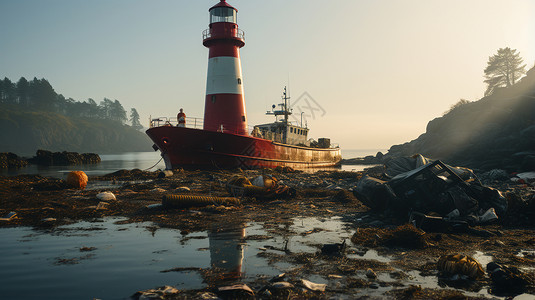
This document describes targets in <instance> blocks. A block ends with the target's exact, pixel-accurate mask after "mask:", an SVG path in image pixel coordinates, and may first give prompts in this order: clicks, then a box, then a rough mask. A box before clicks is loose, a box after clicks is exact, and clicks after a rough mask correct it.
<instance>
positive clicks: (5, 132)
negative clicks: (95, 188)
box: [0, 77, 151, 155]
mask: <svg viewBox="0 0 535 300" xmlns="http://www.w3.org/2000/svg"><path fill="white" fill-rule="evenodd" d="M0 127H1V128H2V130H1V131H0V152H14V153H17V154H22V155H29V154H33V153H35V151H36V150H38V149H44V150H51V151H75V152H96V153H116V152H130V151H150V150H151V147H150V145H151V142H150V140H149V138H148V137H147V136H146V135H145V134H144V133H142V132H140V131H139V130H140V129H142V128H143V126H141V124H140V122H139V114H138V113H137V111H136V109H135V108H132V109H131V110H130V115H129V116H128V117H127V112H126V110H125V109H124V107H123V105H122V104H121V103H120V102H119V101H118V100H110V99H108V98H104V99H103V100H102V101H101V102H100V103H98V104H97V102H96V101H94V100H93V99H88V100H87V101H83V102H82V101H76V100H74V99H72V98H66V97H64V96H63V95H61V94H57V93H56V92H55V91H54V88H53V87H52V85H51V84H50V83H49V82H48V81H47V80H46V79H37V78H34V79H33V80H31V81H28V80H26V79H25V78H24V77H22V78H20V79H19V80H18V81H17V82H16V83H14V82H12V81H11V80H10V79H8V78H4V79H3V80H0Z"/></svg>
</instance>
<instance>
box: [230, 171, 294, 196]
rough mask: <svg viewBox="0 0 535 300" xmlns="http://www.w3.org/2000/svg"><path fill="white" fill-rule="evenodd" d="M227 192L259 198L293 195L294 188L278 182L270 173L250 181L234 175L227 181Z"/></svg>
mask: <svg viewBox="0 0 535 300" xmlns="http://www.w3.org/2000/svg"><path fill="white" fill-rule="evenodd" d="M227 189H228V192H229V193H230V194H231V195H233V196H235V197H241V196H252V197H260V198H273V197H286V196H295V193H296V190H295V189H293V188H290V187H289V186H287V185H284V184H282V183H280V182H279V181H278V180H277V178H275V177H274V176H270V175H260V176H257V177H255V178H254V179H253V181H252V182H251V181H250V180H249V179H247V178H246V177H245V176H243V175H234V176H232V177H231V178H230V179H229V180H228V181H227Z"/></svg>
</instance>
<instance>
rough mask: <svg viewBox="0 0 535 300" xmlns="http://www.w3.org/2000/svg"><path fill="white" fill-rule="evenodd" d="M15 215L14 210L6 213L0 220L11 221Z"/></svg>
mask: <svg viewBox="0 0 535 300" xmlns="http://www.w3.org/2000/svg"><path fill="white" fill-rule="evenodd" d="M16 215H17V213H16V212H14V211H12V212H10V213H8V214H7V215H5V216H3V217H2V218H0V221H11V220H12V219H13V218H14V217H15V216H16Z"/></svg>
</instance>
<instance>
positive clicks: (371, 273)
mask: <svg viewBox="0 0 535 300" xmlns="http://www.w3.org/2000/svg"><path fill="white" fill-rule="evenodd" d="M366 277H368V278H370V279H375V278H377V273H375V272H374V271H373V270H372V269H370V268H368V269H367V270H366Z"/></svg>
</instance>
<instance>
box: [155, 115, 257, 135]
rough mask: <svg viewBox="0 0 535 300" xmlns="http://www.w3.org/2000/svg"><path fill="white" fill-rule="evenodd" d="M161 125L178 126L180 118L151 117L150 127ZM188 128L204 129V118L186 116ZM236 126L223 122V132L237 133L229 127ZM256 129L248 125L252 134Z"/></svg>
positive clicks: (248, 129)
mask: <svg viewBox="0 0 535 300" xmlns="http://www.w3.org/2000/svg"><path fill="white" fill-rule="evenodd" d="M161 126H173V127H178V119H177V118H176V117H158V118H151V119H150V128H152V127H161ZM184 127H186V128H194V129H203V127H204V119H203V118H195V117H187V118H186V124H185V126H184ZM234 127H235V126H227V125H225V124H221V126H220V128H221V132H225V133H237V132H233V131H232V130H230V129H228V128H234ZM253 130H254V126H247V132H248V133H249V134H252V132H253Z"/></svg>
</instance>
